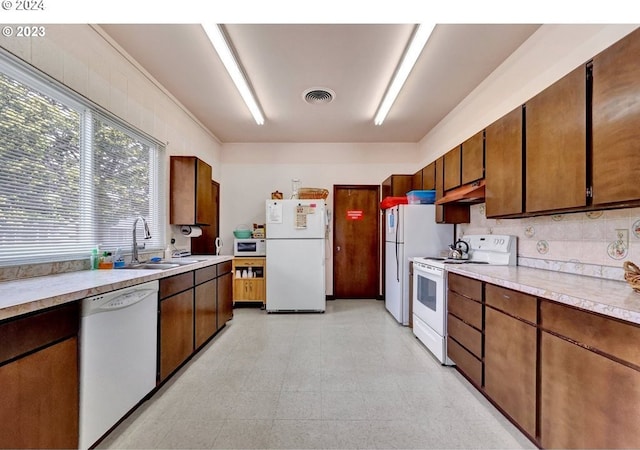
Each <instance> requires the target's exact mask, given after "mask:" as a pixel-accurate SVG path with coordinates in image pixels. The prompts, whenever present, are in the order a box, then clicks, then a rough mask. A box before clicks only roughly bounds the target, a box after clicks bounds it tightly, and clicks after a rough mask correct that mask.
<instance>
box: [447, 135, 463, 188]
mask: <svg viewBox="0 0 640 450" xmlns="http://www.w3.org/2000/svg"><path fill="white" fill-rule="evenodd" d="M460 180H461V176H460V146H458V147H456V148H454V149H452V150H449V151H448V152H447V153H445V155H444V190H445V191H448V190H449V189H453V188H457V187H458V186H460Z"/></svg>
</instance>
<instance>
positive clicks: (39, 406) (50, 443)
mask: <svg viewBox="0 0 640 450" xmlns="http://www.w3.org/2000/svg"><path fill="white" fill-rule="evenodd" d="M78 383H79V380H78V339H77V338H75V337H74V338H70V339H67V340H65V341H62V342H60V343H58V344H55V345H52V346H50V347H46V348H44V349H43V350H39V351H37V352H35V353H31V354H29V355H28V356H24V357H22V358H20V359H18V360H16V361H14V362H10V363H8V364H5V365H4V366H1V367H0V386H2V389H0V405H1V406H0V448H77V447H78V414H79V387H78V386H79V385H78Z"/></svg>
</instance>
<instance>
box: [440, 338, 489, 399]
mask: <svg viewBox="0 0 640 450" xmlns="http://www.w3.org/2000/svg"><path fill="white" fill-rule="evenodd" d="M447 355H448V356H449V358H451V360H452V361H453V362H454V363H456V366H458V369H459V370H460V371H461V372H462V373H464V374H465V375H466V376H468V377H469V379H470V380H471V381H472V382H473V383H474V384H475V385H476V386H478V387H480V386H482V362H481V361H480V360H479V359H478V358H476V357H475V356H473V355H472V354H471V353H469V352H468V351H467V350H465V348H464V347H463V346H461V345H460V344H458V343H457V342H456V341H454V340H453V339H451V338H450V337H447Z"/></svg>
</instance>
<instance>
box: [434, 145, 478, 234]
mask: <svg viewBox="0 0 640 450" xmlns="http://www.w3.org/2000/svg"><path fill="white" fill-rule="evenodd" d="M444 161H445V156H441V157H440V158H438V159H437V160H436V161H435V163H434V164H435V186H434V188H435V190H436V199H440V198H442V197H443V196H444V177H445V174H444V168H445V163H444ZM470 217H471V213H470V208H469V205H463V204H454V205H436V222H437V223H469V221H470Z"/></svg>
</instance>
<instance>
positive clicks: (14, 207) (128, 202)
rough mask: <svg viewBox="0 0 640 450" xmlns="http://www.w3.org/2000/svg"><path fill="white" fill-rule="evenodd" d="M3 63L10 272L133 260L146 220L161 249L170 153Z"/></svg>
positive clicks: (2, 182) (2, 215)
mask: <svg viewBox="0 0 640 450" xmlns="http://www.w3.org/2000/svg"><path fill="white" fill-rule="evenodd" d="M0 56H1V57H0V265H9V264H20V263H30V262H43V261H61V260H69V259H78V258H82V257H87V256H88V255H89V253H90V252H91V249H92V248H94V247H95V246H96V245H98V244H100V245H101V246H102V248H104V249H105V250H115V249H117V248H120V250H121V252H122V253H130V252H131V243H132V233H133V228H132V226H133V222H134V220H135V219H136V218H137V217H139V216H142V217H144V218H145V219H146V220H147V222H148V223H149V226H150V228H151V235H152V238H151V239H150V240H147V241H145V240H143V239H139V240H138V242H139V243H145V244H146V248H147V249H151V250H161V249H162V248H163V247H164V230H165V220H166V219H165V217H166V214H165V211H164V204H165V201H164V180H163V176H162V175H163V174H164V170H163V167H162V161H163V158H162V153H163V148H162V147H161V146H160V145H158V144H157V143H156V142H154V141H153V140H151V139H149V138H147V137H146V136H144V135H142V133H140V132H138V131H136V130H133V129H131V128H130V127H128V126H127V125H126V124H124V123H122V122H120V121H119V120H117V119H115V118H112V117H110V116H108V115H107V114H105V113H104V112H102V111H99V110H98V108H97V107H95V106H93V105H91V104H89V102H87V101H86V100H84V99H82V98H79V97H78V96H75V95H72V93H70V92H65V90H64V88H61V87H59V86H57V85H56V84H55V83H52V82H51V81H49V80H45V79H43V78H40V77H39V76H38V75H37V74H35V73H32V72H31V71H28V70H27V69H25V68H22V67H21V65H19V64H17V63H16V62H12V61H11V60H9V58H8V57H6V56H4V55H2V54H0ZM76 97H77V98H76ZM141 229H142V228H141V224H139V232H141Z"/></svg>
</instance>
